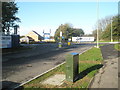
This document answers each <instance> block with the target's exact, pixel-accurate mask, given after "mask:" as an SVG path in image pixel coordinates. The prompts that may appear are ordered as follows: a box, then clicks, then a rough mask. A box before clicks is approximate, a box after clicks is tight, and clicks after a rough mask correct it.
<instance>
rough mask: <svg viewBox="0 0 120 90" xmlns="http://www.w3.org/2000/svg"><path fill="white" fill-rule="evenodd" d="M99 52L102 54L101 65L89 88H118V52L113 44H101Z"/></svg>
mask: <svg viewBox="0 0 120 90" xmlns="http://www.w3.org/2000/svg"><path fill="white" fill-rule="evenodd" d="M100 48H101V52H102V56H103V59H104V61H103V64H104V65H103V67H102V68H101V69H100V70H99V72H98V73H97V74H96V75H95V77H94V78H93V81H92V82H91V84H90V86H89V88H91V89H90V90H92V89H93V88H98V89H102V88H103V89H105V88H106V89H107V88H109V89H110V88H111V89H113V90H118V85H119V84H118V81H119V80H120V79H119V77H118V76H119V75H118V72H119V71H118V61H119V57H120V56H119V52H118V51H117V50H115V49H114V45H110V44H109V45H105V46H101V47H100Z"/></svg>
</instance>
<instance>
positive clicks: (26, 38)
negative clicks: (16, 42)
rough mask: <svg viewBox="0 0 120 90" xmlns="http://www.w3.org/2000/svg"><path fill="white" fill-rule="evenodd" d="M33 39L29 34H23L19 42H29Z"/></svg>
mask: <svg viewBox="0 0 120 90" xmlns="http://www.w3.org/2000/svg"><path fill="white" fill-rule="evenodd" d="M33 41H34V39H32V38H31V37H29V36H24V37H22V38H20V42H26V43H29V42H33Z"/></svg>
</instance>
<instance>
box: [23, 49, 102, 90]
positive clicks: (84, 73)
mask: <svg viewBox="0 0 120 90" xmlns="http://www.w3.org/2000/svg"><path fill="white" fill-rule="evenodd" d="M102 60H103V58H102V56H101V51H100V49H99V48H92V49H90V50H88V51H87V52H85V53H83V54H81V55H80V59H79V75H78V80H77V81H76V82H74V83H72V82H68V81H64V83H63V84H62V85H61V86H53V85H43V84H41V83H40V82H41V81H44V80H45V79H46V78H48V77H50V76H52V75H55V74H65V72H66V71H65V64H62V65H61V66H59V67H57V68H55V69H54V70H52V71H50V72H48V73H46V74H44V75H42V76H40V77H38V78H36V79H34V80H32V81H31V82H29V83H27V84H25V85H23V86H22V88H23V89H26V88H29V89H32V88H87V87H88V85H89V83H90V80H91V79H92V77H94V75H95V74H96V72H97V71H98V69H100V68H101V67H102V64H101V62H102Z"/></svg>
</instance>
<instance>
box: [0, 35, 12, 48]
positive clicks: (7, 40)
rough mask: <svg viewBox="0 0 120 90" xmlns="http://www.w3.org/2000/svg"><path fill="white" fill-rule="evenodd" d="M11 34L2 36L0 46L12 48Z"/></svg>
mask: <svg viewBox="0 0 120 90" xmlns="http://www.w3.org/2000/svg"><path fill="white" fill-rule="evenodd" d="M11 39H12V38H11V36H0V48H11V47H12V40H11Z"/></svg>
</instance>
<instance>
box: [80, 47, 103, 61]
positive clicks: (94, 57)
mask: <svg viewBox="0 0 120 90" xmlns="http://www.w3.org/2000/svg"><path fill="white" fill-rule="evenodd" d="M79 58H80V60H81V61H84V60H90V61H101V60H103V58H102V56H101V51H100V48H95V47H94V48H92V49H90V50H88V51H87V52H85V53H83V54H82V55H80V57H79Z"/></svg>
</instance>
